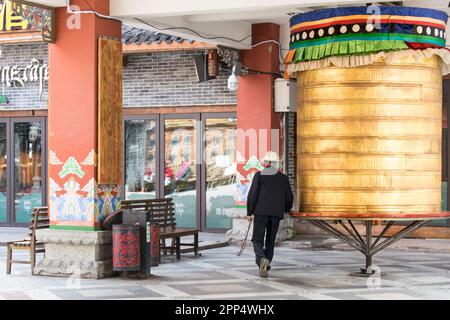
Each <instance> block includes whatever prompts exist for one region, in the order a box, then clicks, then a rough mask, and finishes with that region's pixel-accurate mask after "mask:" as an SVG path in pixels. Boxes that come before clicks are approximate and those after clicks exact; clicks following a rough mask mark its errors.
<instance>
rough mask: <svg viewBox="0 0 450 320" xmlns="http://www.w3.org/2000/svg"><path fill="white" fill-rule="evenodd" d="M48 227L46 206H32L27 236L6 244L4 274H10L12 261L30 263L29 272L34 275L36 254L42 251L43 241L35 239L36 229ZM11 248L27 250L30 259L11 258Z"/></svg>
mask: <svg viewBox="0 0 450 320" xmlns="http://www.w3.org/2000/svg"><path fill="white" fill-rule="evenodd" d="M49 227H50V219H49V216H48V207H40V208H34V209H33V213H32V214H31V219H30V226H29V230H30V233H29V235H28V236H29V238H27V239H24V240H19V241H12V242H8V243H7V244H6V247H7V256H6V274H11V267H12V263H13V262H15V263H20V264H30V265H31V274H33V275H34V267H35V265H36V254H37V253H44V254H45V247H44V243H42V242H37V241H36V230H39V229H46V228H49ZM13 250H17V251H29V252H30V260H27V261H24V260H13Z"/></svg>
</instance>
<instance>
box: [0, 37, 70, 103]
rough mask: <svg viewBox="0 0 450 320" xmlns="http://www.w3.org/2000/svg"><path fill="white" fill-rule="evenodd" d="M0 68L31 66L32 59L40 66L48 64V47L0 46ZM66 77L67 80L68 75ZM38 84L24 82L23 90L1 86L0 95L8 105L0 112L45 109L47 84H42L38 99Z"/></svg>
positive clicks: (28, 45)
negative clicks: (6, 99) (39, 62)
mask: <svg viewBox="0 0 450 320" xmlns="http://www.w3.org/2000/svg"><path fill="white" fill-rule="evenodd" d="M1 51H2V53H1V57H0V67H1V68H3V67H6V66H18V67H20V68H22V67H26V66H28V65H30V64H31V60H32V59H37V60H40V61H42V62H41V65H42V64H47V63H48V46H47V44H43V43H38V44H21V45H2V46H1ZM1 76H2V74H1V73H0V78H1ZM67 76H68V80H69V78H70V75H67ZM39 88H40V85H39V82H26V83H25V88H23V87H20V86H16V87H8V86H7V85H6V84H2V85H1V87H0V94H3V95H5V96H6V97H7V98H8V100H9V104H8V105H0V110H17V109H46V108H47V99H48V84H47V82H44V86H43V94H42V97H40V94H39V90H40V89H39Z"/></svg>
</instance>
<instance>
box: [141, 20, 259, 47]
mask: <svg viewBox="0 0 450 320" xmlns="http://www.w3.org/2000/svg"><path fill="white" fill-rule="evenodd" d="M134 19H135V20H137V21H139V22H141V23H143V24H146V25H148V26H149V27H152V28H154V29H156V30H159V31H166V30H187V31H190V32H192V33H193V34H195V35H196V36H198V37H200V38H203V39H207V40H214V39H225V40H230V41H233V42H242V41H245V40H247V39H248V38H250V37H251V36H252V35H249V36H246V37H245V38H242V39H241V40H236V39H232V38H228V37H207V36H204V35H202V34H200V33H198V32H197V31H195V30H192V29H190V28H188V27H169V28H158V27H155V26H154V25H152V24H150V23H149V22H147V21H145V20H142V19H139V18H134Z"/></svg>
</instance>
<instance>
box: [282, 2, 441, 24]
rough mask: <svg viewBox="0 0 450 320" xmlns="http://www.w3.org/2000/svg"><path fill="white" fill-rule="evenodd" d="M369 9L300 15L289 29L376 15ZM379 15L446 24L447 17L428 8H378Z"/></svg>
mask: <svg viewBox="0 0 450 320" xmlns="http://www.w3.org/2000/svg"><path fill="white" fill-rule="evenodd" d="M369 8H370V7H345V8H333V9H322V10H317V11H311V12H307V13H300V14H298V15H296V16H293V17H292V18H291V19H290V23H291V27H292V26H294V25H297V24H299V23H302V22H312V21H318V20H322V19H329V18H336V17H345V16H351V15H360V14H369V15H372V14H376V13H375V12H373V11H369V10H368V9H369ZM379 8H380V11H381V15H396V16H407V17H423V18H433V19H438V20H442V21H444V22H445V23H446V24H447V20H448V15H447V13H446V12H444V11H440V10H435V9H428V8H415V7H385V6H379Z"/></svg>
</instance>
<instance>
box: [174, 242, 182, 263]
mask: <svg viewBox="0 0 450 320" xmlns="http://www.w3.org/2000/svg"><path fill="white" fill-rule="evenodd" d="M175 251H176V253H177V260H180V259H181V248H180V237H178V238H175Z"/></svg>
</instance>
